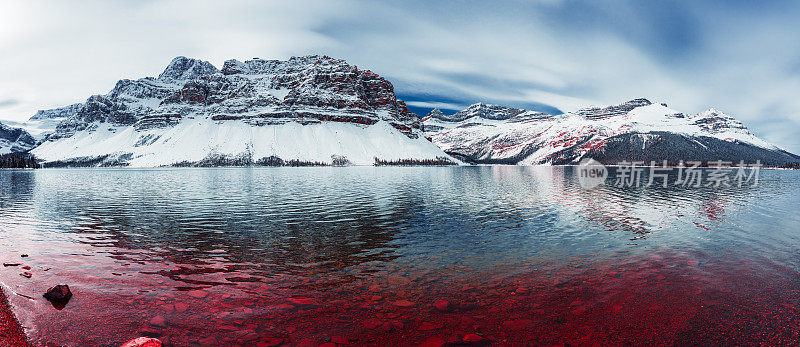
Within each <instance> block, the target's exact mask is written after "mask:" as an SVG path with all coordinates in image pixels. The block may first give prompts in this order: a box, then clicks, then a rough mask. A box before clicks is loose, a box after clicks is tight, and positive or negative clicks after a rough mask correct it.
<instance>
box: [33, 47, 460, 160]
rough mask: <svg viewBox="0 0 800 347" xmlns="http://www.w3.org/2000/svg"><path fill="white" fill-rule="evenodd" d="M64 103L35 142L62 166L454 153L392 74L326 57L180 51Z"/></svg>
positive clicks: (41, 155)
mask: <svg viewBox="0 0 800 347" xmlns="http://www.w3.org/2000/svg"><path fill="white" fill-rule="evenodd" d="M67 109H68V110H67ZM59 110H61V109H59ZM64 110H65V111H64V112H60V113H62V114H63V113H67V112H70V113H73V114H72V115H71V116H70V117H69V118H67V119H66V120H64V121H63V122H61V123H60V124H59V125H58V126H57V128H56V131H55V133H53V134H52V135H50V136H48V137H47V139H46V141H45V142H44V143H43V144H42V145H41V146H39V147H38V148H36V150H35V151H34V153H35V154H36V155H37V156H38V157H39V158H42V159H44V160H46V161H49V162H58V163H59V164H64V165H66V164H70V165H79V164H80V163H88V164H89V165H134V166H159V165H178V164H179V165H191V164H193V163H200V162H203V163H208V162H209V161H211V162H213V160H214V159H215V158H216V159H220V158H228V159H231V158H236V160H233V161H234V162H236V163H239V164H241V163H244V164H247V163H256V162H259V160H261V159H264V158H273V157H274V158H278V159H281V160H282V161H284V162H287V161H292V160H294V161H299V162H314V163H323V164H324V163H327V164H331V163H333V159H332V156H336V157H337V158H340V157H345V158H347V161H348V162H350V163H354V164H363V165H367V164H373V163H374V162H375V161H376V159H379V160H382V161H396V160H404V159H419V160H423V159H425V160H428V159H436V158H437V157H440V158H444V157H447V156H446V155H445V154H444V153H443V152H442V151H441V150H439V149H438V148H437V147H436V146H435V145H433V144H432V143H430V142H428V141H427V140H426V139H425V138H424V137H423V136H420V135H422V123H421V120H420V119H419V117H417V116H416V115H415V114H413V113H411V112H410V111H409V110H408V108H407V107H406V105H405V103H404V102H403V101H401V100H397V97H396V96H395V93H394V87H393V86H392V84H391V83H390V82H389V81H387V80H386V79H384V78H382V77H380V76H379V75H377V74H375V73H373V72H371V71H369V70H362V69H359V68H358V67H356V66H352V65H349V64H348V63H347V62H345V61H343V60H340V59H333V58H330V57H327V56H305V57H294V58H291V59H289V60H288V61H279V60H264V59H252V60H248V61H245V62H241V61H237V60H228V61H226V62H225V63H224V65H223V67H222V69H217V68H216V67H214V66H213V65H211V64H210V63H208V62H204V61H201V60H197V59H189V58H185V57H177V58H175V59H173V60H172V62H171V63H170V64H169V65H168V66H167V68H166V69H165V70H164V72H162V73H161V74H160V75H159V76H158V78H152V77H148V78H143V79H139V80H128V79H123V80H120V81H119V82H117V84H116V86H114V88H113V89H112V90H111V91H110V92H109V93H107V94H104V95H93V96H91V97H89V99H87V100H86V102H85V103H83V104H78V105H72V106H69V107H67V108H64ZM44 112H47V111H44ZM51 112H52V111H51ZM52 113H56V112H52ZM228 159H225V160H221V161H220V163H221V165H225V164H226V163H228V162H230V160H228ZM237 165H238V164H237Z"/></svg>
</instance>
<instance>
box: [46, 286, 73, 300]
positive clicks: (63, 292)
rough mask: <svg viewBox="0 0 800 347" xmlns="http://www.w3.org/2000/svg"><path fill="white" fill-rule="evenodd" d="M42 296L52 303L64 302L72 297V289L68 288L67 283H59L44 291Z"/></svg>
mask: <svg viewBox="0 0 800 347" xmlns="http://www.w3.org/2000/svg"><path fill="white" fill-rule="evenodd" d="M44 298H45V299H47V300H49V301H50V302H53V303H59V304H66V303H67V302H69V300H70V299H72V291H70V290H69V286H68V285H66V284H59V285H57V286H55V287H53V288H50V289H48V290H47V293H44Z"/></svg>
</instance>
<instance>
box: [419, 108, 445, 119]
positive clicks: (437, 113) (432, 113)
mask: <svg viewBox="0 0 800 347" xmlns="http://www.w3.org/2000/svg"><path fill="white" fill-rule="evenodd" d="M431 118H436V119H447V115H445V114H444V112H442V110H440V109H439V108H434V109H432V110H431V111H430V112H428V114H427V115H425V117H423V121H425V120H427V119H431Z"/></svg>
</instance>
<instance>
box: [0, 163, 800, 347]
mask: <svg viewBox="0 0 800 347" xmlns="http://www.w3.org/2000/svg"><path fill="white" fill-rule="evenodd" d="M798 192H800V172H798V171H779V170H763V171H761V174H760V184H759V185H758V186H757V187H742V188H738V187H730V188H719V189H714V188H706V187H703V188H683V187H674V186H669V187H668V188H662V187H660V186H658V187H655V186H654V187H639V188H634V187H615V186H613V185H604V186H600V187H597V188H594V189H592V190H585V189H583V188H581V186H580V185H579V184H578V182H577V179H576V176H575V174H574V172H573V168H572V167H516V166H493V167H487V166H478V167H345V168H332V167H312V168H219V169H216V168H212V169H193V168H164V169H43V170H33V171H31V170H28V171H25V170H20V171H15V170H7V171H0V257H2V259H0V262H5V263H21V265H20V266H9V267H3V268H0V282H2V285H3V286H4V288H5V289H6V293H7V294H9V295H8V296H9V297H10V301H11V304H12V306H13V309H14V312H15V313H16V315H17V316H18V318H19V319H20V321H21V323H22V324H23V325H24V326H25V328H26V330H27V332H28V334H29V336H30V337H31V340H32V341H33V343H34V344H37V345H46V344H48V343H51V344H63V345H70V346H84V345H104V346H105V345H107V346H118V345H120V344H122V343H124V342H126V341H128V340H130V339H132V338H135V337H138V336H154V337H158V338H160V339H162V340H164V341H167V342H170V343H173V344H175V345H180V346H183V345H190V346H191V345H216V344H219V345H261V346H273V345H282V344H295V345H315V344H323V343H327V342H332V343H338V344H344V343H349V344H353V345H418V344H427V345H430V346H437V345H442V344H444V343H456V342H458V343H472V344H488V343H494V344H497V345H520V344H526V345H550V344H563V343H569V344H768V345H774V344H799V343H800V252H798V250H800V213H798V212H800V197H798ZM23 254H25V255H28V256H27V257H24V258H23V257H21V256H22V255H23ZM22 266H30V267H31V269H30V270H23V269H22ZM25 271H28V272H30V273H31V275H32V277H31V278H25V277H23V276H20V274H21V273H22V272H25ZM58 283H66V284H69V285H70V287H71V288H72V291H73V293H74V297H73V299H72V300H71V301H70V302H69V304H68V305H67V306H66V307H64V308H62V309H58V308H56V307H54V306H53V305H51V304H50V303H49V302H48V301H47V300H45V299H43V298H42V294H43V293H44V292H45V291H46V290H47V288H48V287H50V286H52V285H55V284H58Z"/></svg>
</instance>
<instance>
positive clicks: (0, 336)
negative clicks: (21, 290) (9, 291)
mask: <svg viewBox="0 0 800 347" xmlns="http://www.w3.org/2000/svg"><path fill="white" fill-rule="evenodd" d="M0 345H2V346H30V344H29V343H28V339H27V337H26V336H25V332H24V331H22V327H21V326H20V325H19V322H17V319H16V317H14V314H13V313H12V312H11V307H10V306H9V305H8V300H7V299H6V296H5V293H4V292H3V290H2V289H0Z"/></svg>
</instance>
